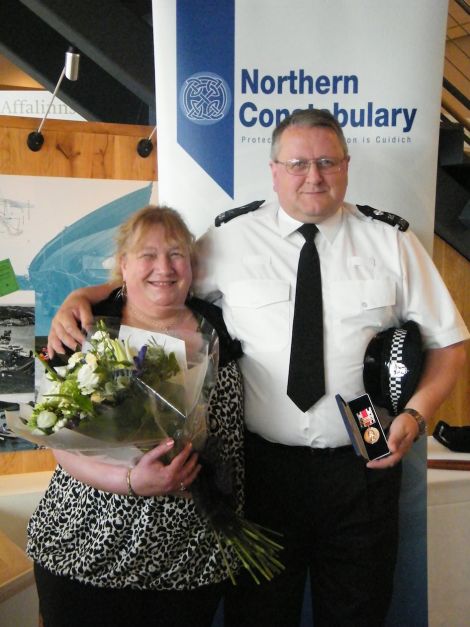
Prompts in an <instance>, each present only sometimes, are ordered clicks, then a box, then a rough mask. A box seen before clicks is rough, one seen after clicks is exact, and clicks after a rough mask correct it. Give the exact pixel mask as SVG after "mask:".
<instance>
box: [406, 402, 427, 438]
mask: <svg viewBox="0 0 470 627" xmlns="http://www.w3.org/2000/svg"><path fill="white" fill-rule="evenodd" d="M401 413H402V414H409V415H410V416H412V417H413V418H414V419H415V420H416V424H417V425H418V435H417V436H416V438H415V442H416V440H418V439H419V438H420V437H421V436H422V435H425V434H426V421H425V420H424V418H423V417H422V415H421V414H420V413H419V411H416V409H413V408H412V407H405V409H404V410H403V411H402V412H401Z"/></svg>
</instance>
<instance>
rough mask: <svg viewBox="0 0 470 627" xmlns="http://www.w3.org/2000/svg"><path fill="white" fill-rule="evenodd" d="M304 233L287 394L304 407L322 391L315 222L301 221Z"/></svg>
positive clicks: (319, 290) (319, 300) (318, 280)
mask: <svg viewBox="0 0 470 627" xmlns="http://www.w3.org/2000/svg"><path fill="white" fill-rule="evenodd" d="M298 230H299V232H300V233H302V235H303V236H304V237H305V244H304V245H303V247H302V250H301V251H300V257H299V266H298V268H297V287H296V293H295V310H294V323H293V325H292V343H291V349H290V363H289V379H288V382H287V395H288V396H289V398H291V399H292V401H293V402H294V403H295V404H296V405H297V407H299V409H301V410H302V411H307V409H309V408H310V407H312V405H314V404H315V403H316V402H317V401H318V400H319V399H320V398H321V397H322V396H323V395H324V394H325V373H324V365H323V307H322V293H321V273H320V259H319V257H318V252H317V248H316V246H315V242H314V239H315V235H316V233H317V232H318V229H317V227H316V226H315V224H303V225H302V226H301V227H300V228H299V229H298Z"/></svg>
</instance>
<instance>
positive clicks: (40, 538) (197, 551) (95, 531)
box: [27, 361, 243, 590]
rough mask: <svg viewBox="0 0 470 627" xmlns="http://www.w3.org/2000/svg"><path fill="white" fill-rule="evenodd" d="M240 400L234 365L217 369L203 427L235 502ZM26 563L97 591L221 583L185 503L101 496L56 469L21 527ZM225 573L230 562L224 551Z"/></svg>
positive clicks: (205, 533)
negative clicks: (216, 447) (215, 444)
mask: <svg viewBox="0 0 470 627" xmlns="http://www.w3.org/2000/svg"><path fill="white" fill-rule="evenodd" d="M242 412H243V395H242V385H241V376H240V373H239V370H238V366H237V364H236V362H233V361H232V362H230V363H229V364H228V365H227V366H225V367H223V368H221V369H219V377H218V383H217V386H216V388H215V390H214V393H213V395H212V398H211V403H210V409H209V427H210V432H211V434H212V435H215V436H217V437H218V438H219V439H222V441H223V449H222V456H223V457H224V458H225V459H230V460H231V462H232V464H233V468H234V475H235V476H234V479H235V485H236V492H237V501H238V510H239V512H240V511H241V507H242V498H243V487H242V486H243V455H242V448H243V426H242V415H243V414H242ZM28 535H29V541H28V548H27V552H28V554H29V556H30V557H32V558H33V559H34V560H36V561H37V562H38V563H39V564H40V565H41V566H43V567H44V568H46V569H47V570H49V571H50V572H52V573H54V574H56V575H63V576H67V577H69V578H71V579H75V580H77V581H81V582H84V583H89V584H91V585H94V586H98V587H110V588H122V587H125V586H126V587H127V586H128V587H131V588H138V589H158V590H189V589H193V588H197V587H199V586H203V585H206V584H210V583H216V582H219V581H222V580H224V579H226V578H227V571H226V567H225V566H224V562H223V559H222V555H221V552H220V550H219V547H218V544H217V541H216V539H215V537H214V534H213V532H212V531H211V529H210V527H209V526H208V524H207V523H206V522H205V521H204V520H203V519H201V518H200V517H199V515H198V514H197V512H196V509H195V506H194V503H193V502H192V501H191V500H188V499H184V498H180V497H177V496H171V495H169V496H161V497H150V498H145V497H128V496H121V495H118V494H111V493H108V492H102V491H100V490H97V489H95V488H92V487H90V486H88V485H85V484H83V483H81V482H80V481H77V480H76V479H74V478H73V477H71V476H70V475H69V474H67V473H66V472H65V470H63V469H62V468H61V467H60V466H59V467H57V469H56V471H55V472H54V475H53V477H52V480H51V483H50V485H49V487H48V489H47V491H46V493H45V495H44V497H43V498H42V500H41V501H40V503H39V505H38V508H37V509H36V511H35V513H34V514H33V516H32V518H31V520H30V522H29V525H28ZM227 556H228V559H229V563H230V566H231V568H232V570H233V571H234V572H236V571H237V570H238V562H237V559H236V557H235V556H234V555H233V554H232V553H231V552H230V551H228V552H227Z"/></svg>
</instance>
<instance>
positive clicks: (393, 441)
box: [367, 414, 419, 469]
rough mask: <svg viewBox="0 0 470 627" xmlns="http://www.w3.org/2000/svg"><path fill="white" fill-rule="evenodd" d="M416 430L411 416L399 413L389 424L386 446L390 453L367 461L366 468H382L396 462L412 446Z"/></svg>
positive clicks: (416, 425)
mask: <svg viewBox="0 0 470 627" xmlns="http://www.w3.org/2000/svg"><path fill="white" fill-rule="evenodd" d="M418 432H419V427H418V424H417V422H416V420H415V419H414V418H413V416H410V414H399V415H398V416H397V417H396V418H395V419H394V421H393V422H392V424H391V425H390V431H389V435H388V448H389V449H390V451H391V455H388V456H387V457H383V458H382V459H376V460H374V461H373V462H369V463H368V464H367V468H375V469H384V468H390V467H392V466H395V465H396V464H398V462H399V461H400V460H401V459H403V457H405V455H406V454H407V453H408V451H409V450H410V448H411V447H412V446H413V442H414V441H415V439H416V437H417V436H418Z"/></svg>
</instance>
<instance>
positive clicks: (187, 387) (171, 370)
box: [10, 318, 218, 463]
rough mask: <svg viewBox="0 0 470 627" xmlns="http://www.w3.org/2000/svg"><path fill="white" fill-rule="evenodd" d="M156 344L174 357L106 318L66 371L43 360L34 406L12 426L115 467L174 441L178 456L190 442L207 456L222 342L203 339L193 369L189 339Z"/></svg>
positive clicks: (149, 337) (49, 444)
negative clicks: (209, 411) (208, 418)
mask: <svg viewBox="0 0 470 627" xmlns="http://www.w3.org/2000/svg"><path fill="white" fill-rule="evenodd" d="M118 333H119V336H118ZM157 337H164V340H165V344H168V345H170V348H171V347H173V348H174V350H172V349H169V348H168V347H167V346H166V345H165V346H164V345H163V343H161V344H160V343H158V341H157V340H156V339H155V337H154V334H150V333H148V332H145V331H142V330H140V329H133V328H130V327H125V326H117V325H116V323H115V321H114V320H113V319H110V318H107V319H100V320H99V321H98V322H97V323H96V325H95V326H94V328H93V330H92V331H91V332H90V333H89V334H88V342H87V345H86V346H85V347H84V349H83V351H78V352H75V353H73V354H72V355H71V357H70V358H69V359H68V362H67V364H66V365H65V366H60V367H57V368H52V367H51V366H50V365H49V364H48V363H47V361H44V366H45V369H46V376H45V378H44V379H43V381H42V382H41V385H40V388H39V394H38V399H37V402H36V404H35V405H34V407H33V406H30V405H20V411H19V415H18V416H17V417H16V420H14V422H13V424H11V419H10V426H11V427H12V428H13V429H14V430H15V432H16V433H17V434H18V435H20V436H21V437H23V438H25V439H27V440H30V441H33V442H35V443H37V444H39V445H43V446H47V447H50V448H58V449H67V450H70V451H72V452H75V453H77V454H83V455H93V456H95V457H97V456H99V457H100V458H101V461H108V462H110V463H119V461H121V462H122V463H135V462H136V461H137V460H138V459H139V458H140V457H141V456H142V454H143V453H144V452H145V451H147V450H149V449H150V448H152V447H154V446H156V445H157V444H158V443H159V442H161V441H162V440H164V439H166V438H168V437H171V438H173V439H174V440H175V443H176V446H175V450H174V452H173V454H176V453H177V452H178V451H179V450H181V448H182V447H183V446H184V444H185V443H186V442H188V441H191V442H193V445H194V447H195V449H196V450H200V449H202V447H203V446H204V442H205V439H206V436H207V426H206V419H205V416H206V413H207V405H208V402H209V397H210V393H211V391H212V389H213V387H214V385H215V381H216V370H217V355H218V353H217V343H216V341H215V340H214V338H212V337H207V336H205V337H204V336H201V337H199V338H198V343H197V344H198V345H197V348H194V347H193V349H192V351H191V362H188V360H187V359H186V351H185V343H184V341H183V340H180V339H177V338H172V337H169V336H157Z"/></svg>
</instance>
